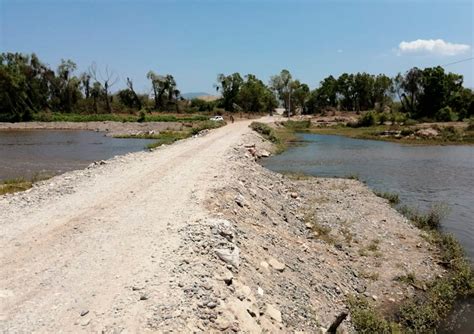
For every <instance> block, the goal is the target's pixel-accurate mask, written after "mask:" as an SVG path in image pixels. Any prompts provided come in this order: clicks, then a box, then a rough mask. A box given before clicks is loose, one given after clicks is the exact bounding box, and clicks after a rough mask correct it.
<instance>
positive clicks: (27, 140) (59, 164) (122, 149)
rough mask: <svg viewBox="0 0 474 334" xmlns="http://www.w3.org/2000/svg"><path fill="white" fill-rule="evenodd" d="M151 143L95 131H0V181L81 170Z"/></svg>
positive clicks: (143, 147)
mask: <svg viewBox="0 0 474 334" xmlns="http://www.w3.org/2000/svg"><path fill="white" fill-rule="evenodd" d="M150 142H152V140H142V139H116V138H111V137H106V136H104V134H103V133H100V132H94V131H78V130H14V131H12V130H5V131H0V180H5V179H11V178H17V177H32V176H33V175H35V174H37V173H44V174H59V173H63V172H66V171H70V170H74V169H80V168H84V167H86V166H87V165H89V164H90V163H91V162H93V161H97V160H103V159H109V158H111V157H113V156H115V155H120V154H125V153H128V152H136V151H140V150H144V149H145V147H146V145H147V144H149V143H150Z"/></svg>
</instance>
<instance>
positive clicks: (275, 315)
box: [265, 304, 281, 322]
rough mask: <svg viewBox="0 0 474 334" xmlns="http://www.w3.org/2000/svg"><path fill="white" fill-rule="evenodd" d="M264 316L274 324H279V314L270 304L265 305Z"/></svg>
mask: <svg viewBox="0 0 474 334" xmlns="http://www.w3.org/2000/svg"><path fill="white" fill-rule="evenodd" d="M265 314H267V315H268V316H269V317H270V318H272V319H273V320H275V321H276V322H281V312H280V311H279V310H278V309H277V308H276V307H275V306H273V305H272V304H266V310H265Z"/></svg>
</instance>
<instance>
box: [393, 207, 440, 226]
mask: <svg viewBox="0 0 474 334" xmlns="http://www.w3.org/2000/svg"><path fill="white" fill-rule="evenodd" d="M399 211H400V212H401V213H402V214H403V215H404V216H405V217H407V218H408V219H409V220H411V221H412V222H413V223H414V224H415V225H416V226H417V227H418V228H420V229H423V230H437V229H439V228H440V227H441V221H442V220H443V218H444V217H445V216H446V215H447V213H448V207H447V206H446V205H444V204H435V205H433V206H432V207H431V209H429V210H428V211H426V212H422V211H420V210H418V209H414V208H410V207H408V206H402V207H400V208H399Z"/></svg>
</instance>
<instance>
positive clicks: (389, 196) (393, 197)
mask: <svg viewBox="0 0 474 334" xmlns="http://www.w3.org/2000/svg"><path fill="white" fill-rule="evenodd" d="M375 195H377V196H378V197H382V198H385V199H386V200H388V201H389V203H390V204H398V203H400V197H399V196H398V194H396V193H390V192H380V191H376V192H375Z"/></svg>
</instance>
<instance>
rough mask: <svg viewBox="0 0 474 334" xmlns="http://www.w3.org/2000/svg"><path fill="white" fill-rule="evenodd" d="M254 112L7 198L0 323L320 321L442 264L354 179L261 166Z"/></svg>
mask: <svg viewBox="0 0 474 334" xmlns="http://www.w3.org/2000/svg"><path fill="white" fill-rule="evenodd" d="M264 121H265V120H264ZM266 121H269V120H266ZM249 124H250V122H249V121H245V122H236V123H235V124H231V125H227V126H225V127H222V128H219V129H215V130H213V131H211V132H209V133H207V134H206V135H204V136H202V137H197V138H189V139H186V140H183V141H180V142H177V143H175V144H173V145H169V146H164V147H160V148H159V149H157V150H154V151H152V152H140V153H132V154H128V155H125V156H121V157H116V158H114V159H111V160H107V161H105V162H103V163H99V164H96V165H93V166H90V167H89V168H88V169H85V170H81V171H75V172H70V173H66V174H63V175H60V176H56V177H54V178H52V179H50V180H47V181H42V182H40V183H38V184H36V185H34V186H33V188H31V189H30V190H28V191H26V192H22V193H16V194H11V195H6V196H3V197H0V225H1V229H0V230H1V233H0V246H1V248H2V250H3V251H2V254H1V257H0V268H1V269H0V286H1V289H2V290H1V294H0V299H1V300H0V304H1V305H2V309H1V310H0V329H1V331H6V332H28V331H40V332H41V331H43V332H51V331H58V330H61V331H63V332H78V331H84V332H100V331H105V332H113V331H118V330H128V331H135V332H145V331H149V332H154V331H155V332H165V331H169V330H173V331H178V332H195V331H198V332H199V331H204V332H209V331H211V330H215V331H236V332H238V331H242V332H249V333H259V332H263V331H269V332H291V331H300V332H307V333H315V332H318V331H322V330H323V329H327V328H328V327H330V325H331V324H332V323H333V322H334V320H335V319H336V317H337V316H339V315H341V314H344V313H345V312H347V311H348V298H349V297H350V296H360V297H363V298H365V299H367V300H370V303H372V304H374V305H375V306H376V307H377V308H379V309H385V310H390V309H392V308H393V307H395V306H396V305H398V304H399V303H401V302H402V301H404V300H406V299H407V298H410V297H411V296H413V295H415V294H416V293H417V291H418V290H419V289H423V288H424V287H423V286H421V287H418V286H417V284H416V282H424V281H430V280H433V279H435V278H438V277H442V276H443V275H444V270H443V268H442V267H441V266H440V265H438V264H437V258H436V256H435V255H434V250H433V247H432V245H431V244H430V243H429V241H428V240H427V238H426V236H425V235H424V233H425V232H423V231H421V230H419V229H417V228H415V227H414V226H413V225H412V224H410V223H409V222H408V221H407V219H406V218H404V217H403V216H401V215H400V214H399V213H398V212H397V211H395V210H394V209H393V208H392V207H391V206H390V205H389V203H388V202H387V201H386V200H384V199H382V198H379V197H377V196H375V195H374V194H373V193H372V192H371V191H370V190H369V189H368V188H367V187H366V186H365V185H363V184H362V183H360V182H358V181H356V180H344V179H322V178H306V177H294V176H293V177H289V176H284V175H280V174H277V173H274V172H271V171H269V170H267V169H265V168H263V167H261V166H260V165H259V164H258V163H257V161H256V157H258V156H265V155H267V154H268V151H269V150H271V144H270V143H269V142H267V141H266V140H264V139H263V138H262V137H260V136H259V135H257V134H256V133H254V132H252V131H251V130H250V128H249V127H248V126H249ZM412 276H413V277H415V279H416V281H414V283H413V282H412V283H413V284H411V282H410V281H409V280H406V279H404V278H406V277H412ZM339 327H340V330H346V331H349V332H351V331H353V330H354V328H353V326H352V323H351V317H350V315H349V316H348V317H347V318H346V320H344V321H343V322H342V324H341V325H340V326H339Z"/></svg>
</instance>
